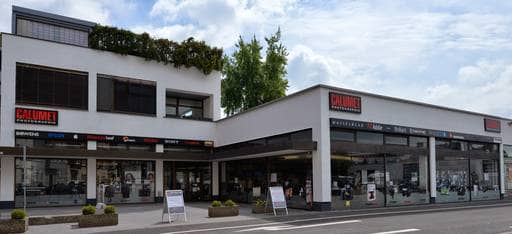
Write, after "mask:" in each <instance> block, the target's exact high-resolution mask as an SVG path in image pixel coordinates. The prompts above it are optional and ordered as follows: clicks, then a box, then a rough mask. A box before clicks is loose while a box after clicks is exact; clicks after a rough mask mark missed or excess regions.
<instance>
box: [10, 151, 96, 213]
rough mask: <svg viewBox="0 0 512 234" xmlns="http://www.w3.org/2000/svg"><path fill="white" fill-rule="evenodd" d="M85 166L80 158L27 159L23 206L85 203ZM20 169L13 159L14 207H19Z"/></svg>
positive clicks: (17, 159)
mask: <svg viewBox="0 0 512 234" xmlns="http://www.w3.org/2000/svg"><path fill="white" fill-rule="evenodd" d="M86 166H87V161H86V160H82V159H35V158H29V159H27V174H26V176H27V183H28V184H27V207H38V206H61V205H62V206H69V205H83V204H85V199H86V191H87V185H86V183H87V174H86V173H87V168H86ZM23 168H24V162H23V160H22V159H21V158H16V190H15V194H16V197H15V206H16V207H23Z"/></svg>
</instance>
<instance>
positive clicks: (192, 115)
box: [165, 95, 204, 119]
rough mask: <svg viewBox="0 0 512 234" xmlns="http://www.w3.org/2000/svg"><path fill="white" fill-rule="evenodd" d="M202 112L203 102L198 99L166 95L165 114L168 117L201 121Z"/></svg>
mask: <svg viewBox="0 0 512 234" xmlns="http://www.w3.org/2000/svg"><path fill="white" fill-rule="evenodd" d="M203 112H204V106H203V100H202V99H200V98H184V97H177V96H171V95H167V98H166V102H165V114H166V116H168V117H180V118H186V119H203V118H204V113H203Z"/></svg>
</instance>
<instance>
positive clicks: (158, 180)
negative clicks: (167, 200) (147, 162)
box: [155, 159, 164, 202]
mask: <svg viewBox="0 0 512 234" xmlns="http://www.w3.org/2000/svg"><path fill="white" fill-rule="evenodd" d="M155 188H156V189H155V192H156V194H155V202H163V201H164V160H162V159H157V160H156V162H155Z"/></svg>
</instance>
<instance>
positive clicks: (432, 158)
mask: <svg viewBox="0 0 512 234" xmlns="http://www.w3.org/2000/svg"><path fill="white" fill-rule="evenodd" d="M428 146H429V147H428V148H429V150H428V152H429V155H428V159H429V165H430V167H429V168H430V170H429V173H428V174H429V176H430V180H429V181H430V203H436V197H437V189H436V188H437V185H436V179H437V178H436V138H435V137H429V139H428Z"/></svg>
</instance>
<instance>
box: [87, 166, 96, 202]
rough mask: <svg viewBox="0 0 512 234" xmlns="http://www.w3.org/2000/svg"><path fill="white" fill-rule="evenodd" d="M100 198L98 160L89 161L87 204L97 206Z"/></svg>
mask: <svg viewBox="0 0 512 234" xmlns="http://www.w3.org/2000/svg"><path fill="white" fill-rule="evenodd" d="M97 202H98V198H97V197H96V159H95V158H88V159H87V200H86V203H87V204H93V205H96V203H97Z"/></svg>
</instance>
